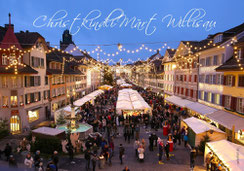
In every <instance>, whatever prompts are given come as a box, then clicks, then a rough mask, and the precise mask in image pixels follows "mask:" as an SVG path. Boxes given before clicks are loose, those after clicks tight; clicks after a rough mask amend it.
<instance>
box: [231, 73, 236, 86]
mask: <svg viewBox="0 0 244 171" xmlns="http://www.w3.org/2000/svg"><path fill="white" fill-rule="evenodd" d="M235 78H236V77H235V76H234V75H233V76H232V87H234V86H235V81H236V79H235Z"/></svg>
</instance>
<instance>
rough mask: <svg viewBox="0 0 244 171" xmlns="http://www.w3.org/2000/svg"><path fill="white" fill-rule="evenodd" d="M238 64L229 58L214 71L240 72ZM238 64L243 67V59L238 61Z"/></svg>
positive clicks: (232, 58)
mask: <svg viewBox="0 0 244 171" xmlns="http://www.w3.org/2000/svg"><path fill="white" fill-rule="evenodd" d="M238 64H239V63H238V62H237V61H236V59H235V58H234V57H231V58H230V59H229V60H227V61H226V62H225V63H224V64H223V65H220V66H219V67H217V68H216V69H215V70H216V71H241V69H240V66H238ZM240 64H241V65H242V66H243V64H244V58H241V59H240Z"/></svg>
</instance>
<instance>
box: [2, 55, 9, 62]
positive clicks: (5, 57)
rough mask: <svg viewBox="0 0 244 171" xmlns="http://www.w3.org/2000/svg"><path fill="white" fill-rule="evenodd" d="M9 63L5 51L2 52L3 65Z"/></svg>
mask: <svg viewBox="0 0 244 171" xmlns="http://www.w3.org/2000/svg"><path fill="white" fill-rule="evenodd" d="M7 64H8V57H7V55H6V54H5V53H3V54H2V65H7Z"/></svg>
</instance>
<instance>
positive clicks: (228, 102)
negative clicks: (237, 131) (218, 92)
mask: <svg viewBox="0 0 244 171" xmlns="http://www.w3.org/2000/svg"><path fill="white" fill-rule="evenodd" d="M224 97H225V101H224V102H225V103H224V107H226V108H227V109H230V104H231V103H230V102H231V96H224Z"/></svg>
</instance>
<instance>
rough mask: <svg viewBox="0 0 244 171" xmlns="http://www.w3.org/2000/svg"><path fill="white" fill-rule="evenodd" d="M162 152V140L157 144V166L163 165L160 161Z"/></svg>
mask: <svg viewBox="0 0 244 171" xmlns="http://www.w3.org/2000/svg"><path fill="white" fill-rule="evenodd" d="M163 151H164V143H163V141H162V140H160V142H159V144H158V164H163V161H162V157H163Z"/></svg>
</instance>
